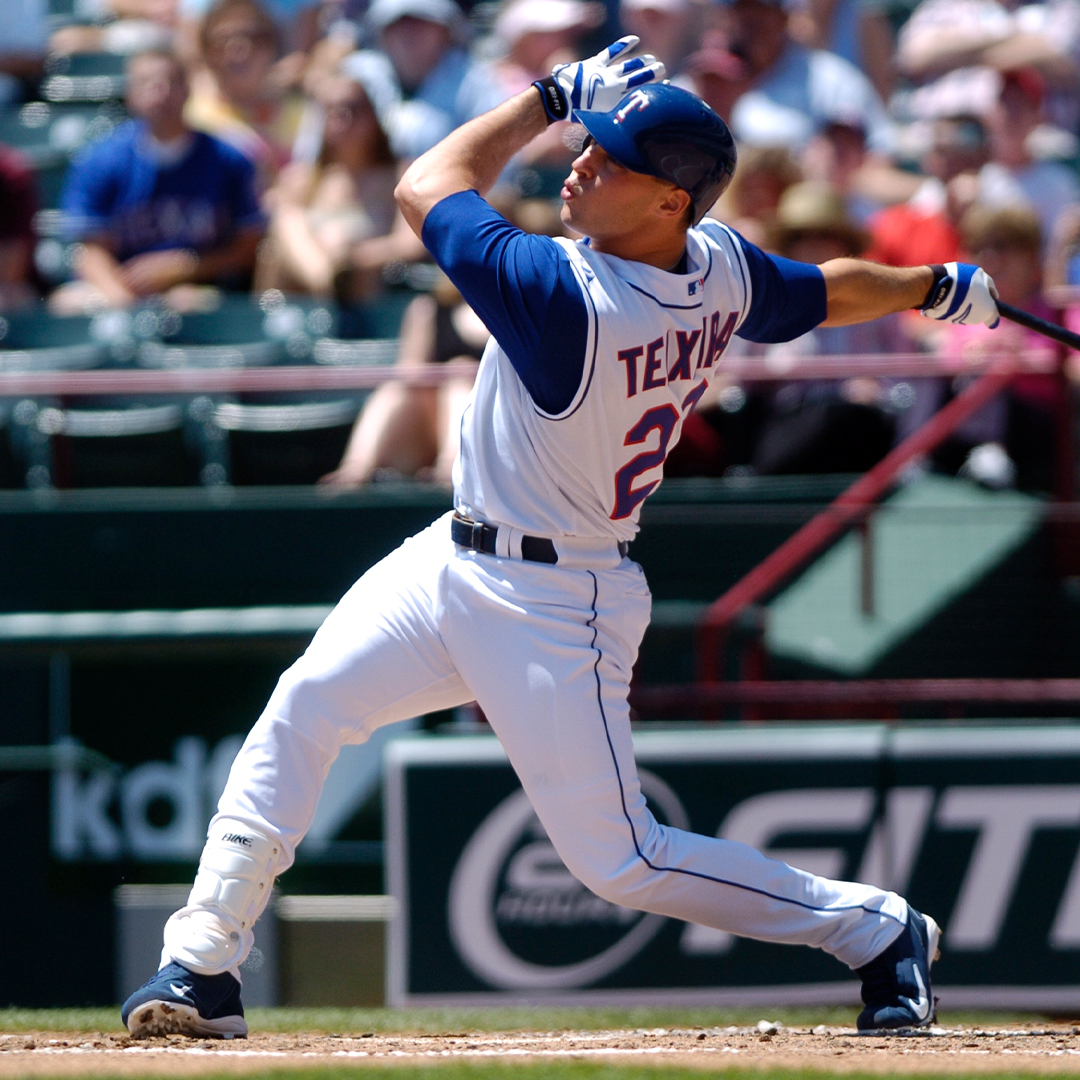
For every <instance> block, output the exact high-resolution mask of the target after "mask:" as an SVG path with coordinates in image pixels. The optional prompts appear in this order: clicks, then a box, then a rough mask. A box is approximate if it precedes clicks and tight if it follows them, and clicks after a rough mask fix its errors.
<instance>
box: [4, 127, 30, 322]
mask: <svg viewBox="0 0 1080 1080" xmlns="http://www.w3.org/2000/svg"><path fill="white" fill-rule="evenodd" d="M36 209H37V199H36V198H35V195H34V174H33V173H32V172H31V171H30V167H29V166H28V165H27V163H26V162H25V161H24V160H23V159H22V157H20V156H19V155H18V154H17V153H16V152H15V151H14V150H10V149H9V148H8V147H6V146H0V311H6V310H8V309H10V308H13V307H18V306H20V305H22V304H26V303H29V302H30V301H31V300H33V299H34V297H35V296H36V294H37V289H36V287H35V284H34V272H33V265H34V264H33V258H34V239H35V238H34V211H35V210H36Z"/></svg>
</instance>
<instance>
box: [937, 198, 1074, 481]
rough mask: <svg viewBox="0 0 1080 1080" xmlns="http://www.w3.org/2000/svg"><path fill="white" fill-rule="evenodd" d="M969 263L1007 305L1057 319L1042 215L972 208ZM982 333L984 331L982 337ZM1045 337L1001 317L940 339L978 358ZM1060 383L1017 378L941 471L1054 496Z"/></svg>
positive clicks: (969, 428)
mask: <svg viewBox="0 0 1080 1080" xmlns="http://www.w3.org/2000/svg"><path fill="white" fill-rule="evenodd" d="M960 233H961V237H962V240H963V246H964V251H965V253H966V254H965V258H966V257H968V256H970V257H971V258H972V259H976V260H978V263H979V265H980V266H982V267H984V268H985V269H986V272H987V273H988V274H990V276H991V277H992V278H993V279H994V284H995V285H996V286H997V289H998V294H999V297H1000V299H1001V300H1003V301H1005V303H1007V304H1012V305H1014V306H1015V307H1019V308H1022V309H1024V310H1025V311H1029V312H1031V314H1033V315H1038V316H1039V317H1040V318H1043V319H1048V320H1050V321H1052V322H1053V321H1056V320H1055V318H1054V313H1053V312H1052V311H1051V310H1050V309H1049V307H1047V305H1046V303H1045V301H1044V300H1043V299H1042V295H1041V291H1042V266H1041V251H1042V230H1041V228H1040V225H1039V218H1038V216H1037V215H1036V213H1035V212H1034V211H1033V210H1031V209H1030V208H1029V207H1026V206H1022V205H1021V206H1003V207H989V206H982V205H977V206H973V207H971V209H970V210H968V211H967V213H966V214H965V215H964V217H963V219H962V220H961V222H960ZM980 330H981V332H980ZM1046 347H1047V342H1046V339H1045V338H1044V337H1042V335H1040V334H1037V333H1035V331H1033V330H1027V329H1025V328H1024V327H1022V326H1018V325H1017V324H1016V323H1011V322H1008V321H1007V320H1002V322H1001V324H1000V325H999V326H998V327H997V328H996V329H995V330H994V331H993V332H991V331H989V330H988V329H987V328H986V327H981V328H979V330H976V328H974V327H962V326H951V325H950V326H947V327H946V329H945V333H944V335H943V337H942V339H941V340H940V343H939V349H940V351H941V352H943V353H948V354H956V353H961V354H965V355H968V356H972V355H974V354H977V353H981V352H984V351H986V352H999V351H1002V350H1009V349H1045V348H1046ZM1056 392H1057V391H1056V384H1055V380H1054V377H1053V376H1052V375H1035V374H1024V375H1018V376H1017V377H1016V378H1015V379H1014V380H1013V382H1012V383H1011V384H1010V386H1009V389H1008V391H1007V392H1006V393H1003V394H999V395H998V396H997V397H996V398H994V399H993V400H992V401H990V402H989V403H988V404H987V405H986V406H984V407H983V408H982V409H981V410H980V411H979V412H977V413H976V414H975V415H974V416H972V417H970V418H969V419H968V420H967V421H965V423H963V424H962V425H961V426H960V427H959V428H958V429H957V430H956V432H955V433H954V434H953V436H952V438H951V439H950V440H949V441H948V442H947V443H946V444H945V445H944V446H943V447H942V448H941V449H940V451H939V452H938V453H937V454H936V455H935V462H936V464H937V465H938V467H939V468H943V469H945V470H946V471H948V472H956V471H957V470H958V469H959V472H960V474H961V475H964V476H968V477H969V478H971V479H973V480H976V481H977V482H979V483H981V484H984V485H986V486H987V487H993V488H1003V487H1012V486H1013V485H1014V484H1016V485H1018V486H1020V487H1025V488H1037V489H1040V490H1043V491H1048V490H1050V488H1051V470H1052V455H1053V445H1052V435H1051V433H1052V431H1053V410H1054V404H1055V400H1056Z"/></svg>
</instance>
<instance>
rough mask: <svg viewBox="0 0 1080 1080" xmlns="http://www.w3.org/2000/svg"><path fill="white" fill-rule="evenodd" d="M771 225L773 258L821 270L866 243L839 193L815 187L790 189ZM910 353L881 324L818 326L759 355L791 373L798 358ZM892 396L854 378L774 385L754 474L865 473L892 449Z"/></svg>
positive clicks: (897, 328) (898, 331)
mask: <svg viewBox="0 0 1080 1080" xmlns="http://www.w3.org/2000/svg"><path fill="white" fill-rule="evenodd" d="M776 220H777V250H778V252H779V254H781V255H783V256H784V257H785V258H789V259H795V260H796V261H798V262H806V263H816V264H820V263H823V262H828V260H830V259H839V258H843V257H845V256H850V257H857V256H859V255H861V254H862V253H863V252H864V251H865V250H866V247H867V245H868V244H869V241H870V237H869V235H868V234H867V233H866V231H865V230H864V229H862V228H861V227H860V226H859V225H858V224H857V223H856V222H854V221H853V220H852V219H851V217H850V216H849V215H848V212H847V208H846V206H845V203H844V199H843V196H842V195H841V193H840V192H839V191H837V190H836V189H835V188H834V187H832V186H831V185H829V184H827V183H823V182H821V181H804V182H803V183H801V184H796V185H794V186H793V187H790V188H788V190H787V191H785V192H784V195H783V197H782V198H781V200H780V205H779V207H778V209H777V215H776ZM910 348H911V344H910V342H909V341H908V339H907V337H906V335H905V334H904V332H903V330H902V328H901V322H900V320H899V319H898V318H897V317H896V316H887V317H886V318H883V319H875V320H874V321H873V322H868V323H860V324H859V325H857V326H819V327H817V328H816V329H814V330H811V331H810V332H809V333H807V334H804V335H803V336H802V337H800V338H796V339H795V340H794V341H790V342H784V343H782V344H778V345H769V346H766V347H765V349H764V355H766V356H767V357H769V358H770V359H771V360H774V361H776V362H777V363H787V364H790V365H791V366H792V367H793V368H796V369H797V365H798V359H799V357H801V356H812V355H825V356H843V355H848V356H851V355H860V354H863V355H865V354H874V353H889V352H907V351H909V350H910ZM891 388H892V384H891V383H890V384H885V383H882V382H879V381H878V380H876V379H870V378H864V377H860V376H856V377H854V378H851V379H845V380H843V381H833V380H822V379H819V380H814V381H809V380H799V381H794V382H788V383H783V384H781V385H779V386H778V387H777V388H776V390H775V391H774V392H773V394H772V400H771V403H770V405H771V408H770V413H769V417H768V419H767V421H766V423H765V427H764V429H763V431H762V432H761V435H760V437H759V440H758V444H757V447H756V449H755V452H754V456H753V461H752V464H753V467H754V471H755V472H757V473H761V474H780V473H832V472H862V471H864V470H866V469H869V468H871V467H872V466H873V465H875V464H876V463H877V462H878V461H880V460H881V458H883V457H884V456H885V454H887V453H888V452H889V449H890V448H891V446H892V442H893V434H894V420H893V417H892V411H893V410H892V408H891V406H890V399H889V390H890V389H891ZM894 396H895V395H894Z"/></svg>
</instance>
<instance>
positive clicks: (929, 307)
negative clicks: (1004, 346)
mask: <svg viewBox="0 0 1080 1080" xmlns="http://www.w3.org/2000/svg"><path fill="white" fill-rule="evenodd" d="M931 269H932V270H933V271H934V284H933V285H932V286H931V287H930V292H929V293H927V295H926V300H925V301H924V302H923V306H922V308H921V311H922V313H923V314H924V315H925V316H926V317H927V318H929V319H940V320H942V321H943V322H951V323H957V324H958V325H961V326H970V325H972V324H974V323H985V324H986V325H987V326H989V327H990V329H991V330H993V328H994V327H995V326H997V324H998V323H999V322H1000V321H1001V316H1000V315H999V314H998V307H997V302H996V301H997V295H998V291H997V286H996V285H995V284H994V281H993V278H991V277H990V275H989V274H988V273H987V272H986V271H985V270H983V269H982V267H979V266H972V264H971V263H954V262H953V263H946V264H945V265H944V266H932V267H931Z"/></svg>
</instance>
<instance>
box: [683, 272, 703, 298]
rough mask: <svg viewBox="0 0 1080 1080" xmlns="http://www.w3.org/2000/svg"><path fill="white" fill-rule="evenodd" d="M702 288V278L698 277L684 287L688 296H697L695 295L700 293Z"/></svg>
mask: <svg viewBox="0 0 1080 1080" xmlns="http://www.w3.org/2000/svg"><path fill="white" fill-rule="evenodd" d="M704 288H705V279H704V278H703V277H699V278H698V279H697V280H696V281H691V282H690V283H689V284H688V285H687V286H686V291H687V292H688V293H689V294H690V296H697V294H698V293H699V292H701V290H702V289H704Z"/></svg>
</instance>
